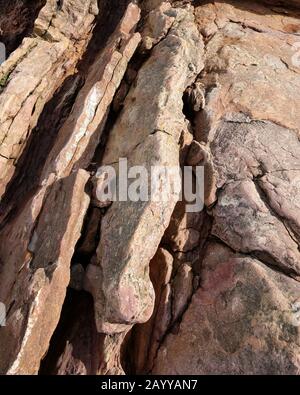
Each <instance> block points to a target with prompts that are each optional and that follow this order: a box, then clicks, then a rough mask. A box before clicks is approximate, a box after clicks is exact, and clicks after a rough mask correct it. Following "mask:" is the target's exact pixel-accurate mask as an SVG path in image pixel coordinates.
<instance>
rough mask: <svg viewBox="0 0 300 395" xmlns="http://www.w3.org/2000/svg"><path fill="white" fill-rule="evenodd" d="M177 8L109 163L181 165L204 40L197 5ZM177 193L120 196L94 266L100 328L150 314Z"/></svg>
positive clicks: (119, 125)
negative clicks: (138, 198) (185, 98)
mask: <svg viewBox="0 0 300 395" xmlns="http://www.w3.org/2000/svg"><path fill="white" fill-rule="evenodd" d="M176 12H177V22H174V24H173V27H172V28H171V30H170V31H169V34H168V35H167V37H166V38H165V39H164V40H162V41H161V42H160V43H159V44H158V45H157V46H156V47H155V49H154V51H153V54H152V56H151V57H150V59H149V60H148V61H147V62H146V63H145V64H144V66H143V67H142V68H141V70H140V71H139V73H138V77H137V80H136V84H135V86H134V87H133V89H132V90H131V91H130V93H129V95H128V96H127V98H126V101H125V105H124V109H123V111H122V113H121V116H120V118H119V119H118V120H117V122H116V125H115V126H114V128H113V129H112V131H111V133H110V136H109V141H108V143H107V148H106V153H105V156H104V159H103V164H105V165H108V164H112V163H116V162H118V160H119V158H128V166H134V165H143V166H145V168H146V169H147V170H148V171H149V170H150V169H151V166H175V168H176V167H177V168H178V167H179V140H180V136H181V134H182V130H185V129H187V127H186V122H185V119H184V116H183V114H182V107H183V102H182V95H183V92H184V91H185V89H186V87H187V86H188V85H190V83H191V81H192V80H193V79H194V78H195V75H196V74H197V73H199V72H200V71H201V68H202V67H203V65H202V60H201V48H202V46H203V44H202V40H201V38H200V36H199V33H198V31H197V29H196V26H195V24H194V17H193V13H192V9H190V8H189V9H186V10H183V9H182V10H180V9H178V10H177V11H176ZM199 50H200V53H199ZM132 130H134V131H135V133H132ZM153 153H155V155H153ZM177 200H178V195H177V196H176V194H173V195H171V196H169V199H168V201H167V202H153V201H151V200H150V201H148V202H138V203H136V202H131V201H127V202H122V201H117V202H114V203H113V205H112V207H111V208H110V209H109V211H108V213H107V214H106V216H105V217H104V219H103V221H102V226H101V238H100V243H99V247H98V250H97V264H96V265H95V264H94V266H95V267H94V268H93V269H92V271H91V272H90V271H88V276H89V281H90V282H91V283H93V286H92V289H93V296H94V298H95V314H96V322H97V328H98V330H99V331H100V332H104V333H108V334H112V333H117V332H120V331H123V330H124V325H127V326H128V329H130V327H131V326H132V325H133V324H135V323H137V322H144V321H147V320H148V319H149V317H150V315H151V313H152V311H153V305H154V300H153V299H154V294H153V290H152V287H151V283H150V280H149V276H148V269H147V268H148V265H149V262H150V260H151V258H152V257H153V256H154V255H155V252H156V250H157V248H158V245H159V242H160V240H161V238H162V236H163V233H164V231H165V229H166V228H167V226H168V223H169V220H170V217H171V214H172V211H173V209H174V207H175V204H176V201H177ZM120 213H122V215H121V216H120ZM97 271H98V275H97V278H96V279H94V278H92V276H93V275H94V273H95V272H97ZM91 273H93V274H92V275H90V274H91Z"/></svg>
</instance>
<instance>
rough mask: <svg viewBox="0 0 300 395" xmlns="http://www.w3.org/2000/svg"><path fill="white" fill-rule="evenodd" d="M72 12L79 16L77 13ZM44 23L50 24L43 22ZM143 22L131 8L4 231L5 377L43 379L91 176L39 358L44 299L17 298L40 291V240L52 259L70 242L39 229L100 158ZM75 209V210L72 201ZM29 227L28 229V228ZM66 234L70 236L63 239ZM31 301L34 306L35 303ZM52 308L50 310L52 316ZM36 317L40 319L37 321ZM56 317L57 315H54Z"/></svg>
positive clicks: (1, 250) (47, 228)
mask: <svg viewBox="0 0 300 395" xmlns="http://www.w3.org/2000/svg"><path fill="white" fill-rule="evenodd" d="M72 9H74V11H76V7H74V8H72ZM44 11H45V10H44ZM69 17H71V15H69ZM42 20H44V19H43V18H42ZM138 20H139V8H138V7H137V6H136V5H133V4H130V5H129V7H128V9H127V11H126V13H125V14H124V16H123V18H122V20H121V21H120V23H119V25H118V27H117V29H116V31H115V33H114V34H113V35H112V37H111V39H110V40H109V42H108V43H107V45H106V47H105V48H103V50H102V51H101V52H100V53H99V55H98V56H97V57H96V59H95V61H94V64H93V65H92V66H91V68H90V69H89V73H88V76H87V78H86V82H85V84H84V86H83V87H82V89H81V90H80V92H79V94H78V96H77V98H76V100H75V103H74V105H73V108H72V111H71V113H70V115H69V117H68V118H67V119H66V121H65V123H64V125H63V126H62V128H61V130H60V131H59V133H58V136H57V139H56V141H55V144H54V146H53V148H52V150H50V152H49V153H48V155H47V158H45V159H44V160H45V163H44V166H43V169H42V171H41V172H40V174H38V177H39V179H38V185H37V187H36V188H35V189H34V190H33V192H31V193H30V194H29V195H28V196H26V199H27V200H25V202H22V205H21V206H20V207H18V210H17V213H16V214H14V215H13V216H8V219H6V225H5V227H4V228H3V229H2V231H1V234H0V239H1V248H0V254H1V273H0V281H1V291H0V293H1V300H2V301H3V302H5V304H6V305H7V306H8V311H9V316H8V324H7V327H6V328H5V329H4V331H5V332H6V333H7V336H3V337H2V338H1V341H0V342H1V348H3V350H4V349H5V350H6V351H7V355H8V357H7V358H6V360H5V361H3V366H1V371H2V372H6V371H7V369H8V368H9V370H8V371H9V372H13V373H37V372H38V369H39V364H40V361H41V359H42V357H43V356H44V354H45V352H46V351H47V348H48V345H49V340H50V338H51V336H52V334H53V332H54V329H55V327H56V325H57V321H58V319H59V315H60V311H61V308H62V304H63V301H64V295H65V293H66V288H67V285H68V283H69V280H70V263H71V258H72V256H73V253H74V249H75V245H76V243H77V241H78V239H79V236H80V233H81V229H82V227H83V221H84V216H85V213H86V210H87V204H84V202H86V198H85V197H84V196H85V192H84V191H85V189H86V187H87V182H88V179H89V177H90V175H89V173H87V172H84V174H85V176H84V177H82V179H83V181H82V185H81V189H82V191H81V196H80V197H78V199H79V201H80V202H81V204H82V207H81V208H80V211H79V212H77V214H76V215H75V217H76V219H77V220H78V229H77V227H76V226H75V225H74V223H72V224H70V226H71V229H73V228H74V229H73V231H74V232H75V230H76V229H77V230H78V231H79V233H76V235H77V238H76V239H75V238H74V240H69V247H68V251H69V254H70V255H68V260H67V262H65V263H64V264H62V263H60V261H59V260H58V262H57V263H55V262H52V263H51V265H52V264H55V265H57V266H58V267H59V271H61V272H62V275H61V278H62V279H65V281H62V282H61V283H60V284H59V286H60V287H61V289H59V293H60V295H61V298H60V300H56V302H55V309H56V310H55V311H53V318H52V319H53V322H54V323H55V324H53V325H50V324H49V325H48V332H47V334H48V335H47V336H46V335H45V338H42V339H40V340H39V342H40V343H41V349H42V351H43V352H41V353H40V352H37V353H36V354H35V355H34V356H33V355H31V354H30V355H27V354H26V352H25V351H23V343H22V342H27V343H29V344H30V347H32V344H34V342H35V341H37V339H36V337H34V336H36V335H33V334H32V333H31V331H30V332H26V326H28V325H29V324H28V322H29V323H30V322H31V321H30V320H40V319H42V316H43V311H41V312H39V313H36V312H35V310H36V309H34V305H35V304H36V303H37V301H38V295H39V293H37V294H36V295H35V296H32V295H31V294H29V295H28V297H27V293H25V294H24V297H23V298H22V299H20V298H18V297H17V296H16V295H18V293H19V290H20V287H23V286H25V283H24V276H25V277H28V280H27V283H26V284H27V286H28V287H29V288H31V287H35V286H34V284H35V277H34V275H35V273H36V272H37V269H36V268H35V265H33V262H34V260H35V254H36V252H35V251H36V246H35V245H36V239H37V238H38V237H39V238H40V240H41V242H43V243H44V244H43V245H44V247H45V249H44V252H45V253H47V250H46V246H47V243H49V242H50V244H51V240H52V238H53V240H56V241H57V242H58V241H59V240H60V237H61V238H63V237H67V229H62V231H61V232H62V234H61V236H59V233H58V234H57V235H56V226H57V227H58V224H57V225H55V223H53V224H52V227H51V226H46V225H45V224H44V222H42V225H41V229H40V231H39V232H38V233H40V234H41V235H38V233H37V232H36V228H37V227H38V224H39V221H40V218H41V217H42V216H43V213H45V215H46V213H47V212H48V216H49V215H51V214H50V213H51V211H52V210H54V208H52V207H51V206H49V207H48V206H47V203H48V200H49V199H51V196H52V194H54V196H56V195H57V194H58V195H59V197H60V198H61V199H66V196H65V195H66V192H65V191H64V189H63V188H62V187H58V186H60V185H61V183H63V182H64V180H68V179H69V177H73V175H72V174H76V173H78V174H82V172H83V170H82V168H84V167H87V166H88V165H89V163H90V161H91V159H92V157H93V155H94V152H95V150H96V148H97V144H98V142H99V139H100V138H101V133H102V131H103V128H104V124H105V119H106V116H107V113H108V109H109V106H110V104H111V101H112V99H113V97H114V94H115V92H116V90H117V88H118V86H119V84H120V82H121V80H122V77H123V75H124V73H125V71H126V68H127V63H128V62H129V60H130V58H131V56H132V55H133V53H134V51H135V49H136V46H137V45H138V43H139V40H140V36H139V34H138V33H137V34H135V33H134V29H135V26H136V24H137V22H138ZM60 21H61V23H62V21H63V20H61V19H60ZM79 22H80V20H79ZM85 23H87V21H85ZM41 25H42V24H41ZM79 27H80V25H79ZM65 28H66V29H67V30H68V29H70V24H69V23H67V24H66V25H65ZM66 34H69V35H71V34H72V32H71V31H68V32H67V31H66ZM76 34H78V32H76ZM8 61H9V60H8ZM4 93H5V92H4ZM57 188H60V189H59V190H60V192H59V193H58V192H57V191H56V189H57ZM77 189H78V188H77V187H76V190H75V192H76V193H77V194H79V192H78V191H77ZM65 204H66V207H65V206H62V207H59V206H58V207H57V208H56V209H55V210H57V212H56V214H57V218H60V217H61V218H62V220H65V221H67V220H68V216H67V211H66V212H65V210H66V209H67V205H68V201H67V200H66V203H65ZM69 204H72V201H70V202H69ZM55 218H56V217H55ZM57 218H56V220H57ZM24 224H26V225H25V226H24ZM58 229H59V228H58ZM64 230H65V232H66V234H64V233H63V231H64ZM47 240H48V241H47ZM49 240H50V241H49ZM64 247H65V246H64ZM54 250H55V249H54ZM40 254H41V256H40V258H39V259H40V260H42V259H45V260H46V255H45V256H43V255H42V254H43V249H41V250H40ZM32 265H33V266H32ZM20 273H21V274H20ZM24 273H25V274H24ZM31 281H32V283H31ZM49 283H50V287H51V286H53V287H58V286H57V285H56V284H55V282H54V283H53V284H52V276H50V278H49ZM41 292H42V291H41ZM31 299H32V302H30V300H31ZM30 303H33V306H32V308H30ZM22 304H25V305H26V306H28V308H29V310H28V311H27V310H26V311H23V310H19V309H18V308H19V305H22ZM9 306H10V307H11V308H9ZM51 306H52V305H51ZM51 306H48V307H49V309H50V311H51ZM15 314H18V326H19V329H18V330H17V329H14V326H15V323H14V321H15ZM35 314H36V315H37V317H36V318H35ZM51 315H52V312H51V313H50V316H51ZM30 325H31V324H30ZM43 325H44V324H43ZM7 339H9V341H8V340H7ZM25 346H26V344H25ZM26 347H27V346H26ZM28 347H29V346H28ZM30 352H33V351H30ZM23 355H24V356H23ZM23 358H29V360H30V363H28V366H25V365H23V362H22V361H23ZM1 362H2V361H1Z"/></svg>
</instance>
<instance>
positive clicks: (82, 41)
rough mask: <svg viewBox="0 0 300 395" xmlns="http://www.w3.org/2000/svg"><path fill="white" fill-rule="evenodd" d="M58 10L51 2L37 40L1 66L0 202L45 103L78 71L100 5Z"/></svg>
mask: <svg viewBox="0 0 300 395" xmlns="http://www.w3.org/2000/svg"><path fill="white" fill-rule="evenodd" d="M57 7H58V5H57V1H56V0H48V1H47V3H46V5H45V7H44V8H42V10H41V12H40V14H39V17H38V18H37V20H36V22H35V28H34V36H35V37H32V38H31V37H30V38H29V37H27V38H25V39H24V40H23V43H22V45H21V46H20V47H19V48H18V49H17V50H16V51H15V52H14V53H13V54H12V56H10V57H9V59H8V60H7V61H6V62H4V63H3V64H2V66H1V67H0V86H1V94H0V123H1V127H0V174H1V176H0V197H2V196H3V193H4V192H5V190H6V186H7V184H8V183H9V181H10V180H11V178H12V177H13V175H14V172H15V166H16V164H17V162H18V159H19V158H20V156H21V154H22V152H23V149H24V146H25V144H26V141H27V140H28V138H29V136H30V133H31V131H32V130H33V128H34V127H35V126H36V124H37V120H38V117H39V116H40V114H41V112H42V110H43V108H44V106H45V104H46V102H47V101H48V100H49V99H50V98H51V97H52V95H53V94H54V92H55V91H56V89H57V88H58V87H59V86H61V84H62V83H63V81H64V80H65V79H66V78H67V77H68V76H69V75H71V74H73V73H74V72H75V67H76V64H77V62H78V60H79V59H80V57H81V56H82V54H83V52H84V50H85V48H86V46H87V44H88V42H89V39H90V37H91V31H92V27H93V21H94V19H95V15H96V14H97V12H98V7H97V1H96V0H90V1H83V0H66V1H64V2H63V5H62V7H61V9H58V8H57ZM70 10H71V11H70Z"/></svg>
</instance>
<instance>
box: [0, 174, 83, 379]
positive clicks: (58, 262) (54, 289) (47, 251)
mask: <svg viewBox="0 0 300 395" xmlns="http://www.w3.org/2000/svg"><path fill="white" fill-rule="evenodd" d="M87 180H88V174H87V173H86V172H85V171H83V170H81V171H79V172H78V173H74V174H73V175H72V176H70V177H68V178H66V179H64V180H62V181H60V182H58V183H57V184H55V185H54V186H53V188H52V189H51V191H50V192H49V194H48V196H47V199H46V201H45V203H44V206H43V209H42V211H41V213H40V216H39V219H38V222H37V224H36V226H35V228H34V232H33V235H32V239H31V242H30V245H29V247H28V250H29V252H28V254H27V255H28V257H27V260H26V261H25V262H24V264H23V266H22V267H21V268H19V269H18V272H17V273H16V274H15V275H16V277H15V284H14V286H13V288H12V289H9V290H7V291H8V294H7V296H6V298H5V299H2V300H3V301H4V300H5V301H6V303H7V306H10V309H9V315H8V317H7V326H6V327H5V328H4V329H3V333H2V334H1V339H0V349H1V355H6V358H5V359H2V358H1V361H0V363H1V373H2V374H3V373H5V372H7V373H8V374H36V373H37V372H38V369H39V365H40V361H41V359H42V358H43V356H44V354H45V353H46V351H47V349H48V346H49V342H50V339H51V336H52V334H53V332H54V330H55V328H56V326H57V323H58V320H59V316H60V312H61V308H62V304H63V301H64V298H65V294H66V287H67V285H68V283H69V281H70V262H71V258H72V255H73V252H74V248H75V245H76V242H77V241H78V239H79V236H80V232H81V228H82V224H83V219H84V215H85V212H86V210H87V208H88V204H89V198H88V196H87V195H86V194H85V192H84V188H85V185H86V182H87ZM61 213H64V215H63V216H62V215H61ZM4 274H5V273H1V278H2V284H3V285H4V284H5V283H4V278H3V275H4ZM1 291H2V292H3V288H2V289H1Z"/></svg>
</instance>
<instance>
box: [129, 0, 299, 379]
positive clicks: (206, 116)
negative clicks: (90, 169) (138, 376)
mask: <svg viewBox="0 0 300 395" xmlns="http://www.w3.org/2000/svg"><path fill="white" fill-rule="evenodd" d="M195 15H196V20H197V22H198V26H199V29H200V31H201V33H202V34H203V36H204V37H205V43H206V46H205V69H204V72H203V73H202V74H201V76H200V77H199V79H198V81H199V83H201V85H202V86H203V89H204V92H205V107H204V109H203V110H201V111H199V112H197V113H195V115H194V130H195V138H196V140H198V143H200V146H201V147H205V150H206V151H207V152H209V155H210V159H211V161H212V166H211V168H207V169H206V172H205V173H206V174H205V178H206V188H207V180H212V179H213V180H214V181H213V182H214V185H215V192H216V193H215V203H214V205H213V206H212V207H209V206H210V204H211V202H209V201H206V205H207V206H208V208H207V210H206V211H207V212H208V214H209V215H210V216H211V219H212V228H211V231H210V236H209V237H208V239H207V243H208V244H207V243H206V244H205V246H206V247H205V248H204V249H202V253H201V255H200V257H199V259H198V262H195V263H194V264H193V265H192V268H193V272H194V275H195V273H196V272H198V273H199V276H200V278H199V279H200V282H199V281H198V280H197V279H196V282H194V291H193V294H194V295H193V297H192V299H191V298H190V299H187V301H186V303H185V307H184V313H183V315H181V321H179V322H178V325H176V326H175V327H174V326H173V327H171V328H170V326H166V327H165V330H164V331H165V332H164V333H165V335H164V337H163V341H162V342H161V344H160V348H159V351H158V353H157V357H156V359H155V361H154V364H153V369H152V370H151V372H152V373H154V374H155V373H156V374H215V373H219V374H299V373H300V359H299V355H300V347H299V346H300V343H299V333H300V332H299V327H300V323H299V295H300V284H299V282H298V281H299V264H300V255H299V218H298V213H299V201H300V195H299V181H298V174H299V170H300V166H299V165H300V164H299V158H300V156H299V153H300V146H299V125H300V122H299V121H300V119H299V103H300V101H299V97H298V95H299V82H300V77H299V71H300V69H299V65H298V64H297V62H296V63H295V61H294V58H293V57H294V55H295V48H294V47H293V44H294V43H295V42H297V34H295V33H297V32H298V31H299V29H300V25H299V19H298V18H299V14H298V13H297V11H288V12H287V13H285V12H282V9H279V8H278V9H277V8H276V9H272V10H271V9H270V8H266V7H265V6H264V5H262V4H261V3H259V2H257V3H256V2H253V3H251V4H250V3H249V2H243V1H228V2H208V4H205V5H202V6H201V5H200V6H199V7H197V8H196V10H195ZM201 152H202V151H201V149H200V148H199V145H198V144H197V143H196V142H194V143H193V145H192V147H191V150H190V154H189V156H188V159H187V161H188V163H190V164H194V163H192V162H193V161H198V160H199V161H200V163H201V155H200V154H201ZM206 194H207V191H206ZM178 215H179V213H178ZM179 218H180V215H179ZM176 226H177V229H178V232H179V230H180V228H181V223H180V221H179V222H177V223H175V228H176ZM175 228H174V229H173V231H172V234H173V238H174V235H176V231H175ZM175 240H176V239H175ZM191 240H192V238H191ZM168 242H169V244H168V245H170V246H173V244H174V241H173V239H172V238H170V237H169V238H168ZM165 243H166V240H165ZM173 248H174V247H173ZM196 278H197V276H196ZM171 285H172V293H173V294H175V292H176V288H175V283H174V285H173V284H171ZM180 289H181V290H183V289H184V287H183V286H180ZM181 296H182V293H178V296H177V298H178V300H179V301H180V298H181ZM175 298H176V297H175ZM173 305H174V301H173ZM132 342H134V339H133V340H132ZM135 352H137V353H138V351H135Z"/></svg>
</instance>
